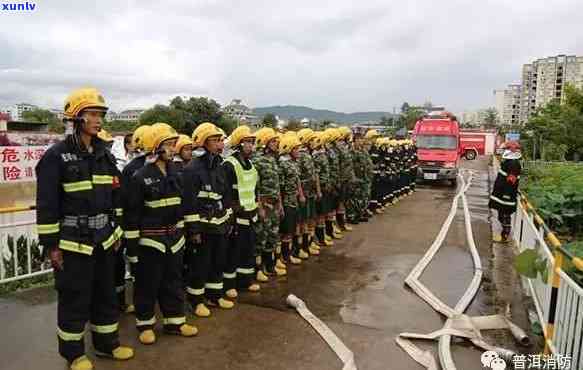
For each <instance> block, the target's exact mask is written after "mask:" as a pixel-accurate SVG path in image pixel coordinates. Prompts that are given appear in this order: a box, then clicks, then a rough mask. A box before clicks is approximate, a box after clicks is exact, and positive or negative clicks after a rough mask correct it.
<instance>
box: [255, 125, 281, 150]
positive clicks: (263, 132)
mask: <svg viewBox="0 0 583 370" xmlns="http://www.w3.org/2000/svg"><path fill="white" fill-rule="evenodd" d="M255 137H256V138H257V142H256V144H257V146H265V145H267V143H269V142H270V141H271V140H272V139H274V138H278V139H279V136H278V135H277V132H275V130H274V129H272V128H270V127H263V128H260V129H259V130H258V131H257V132H256V133H255Z"/></svg>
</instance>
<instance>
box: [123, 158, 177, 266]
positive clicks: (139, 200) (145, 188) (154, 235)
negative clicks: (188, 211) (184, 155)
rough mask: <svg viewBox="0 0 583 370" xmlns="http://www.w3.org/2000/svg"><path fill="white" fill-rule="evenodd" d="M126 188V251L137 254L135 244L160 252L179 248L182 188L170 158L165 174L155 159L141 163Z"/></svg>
mask: <svg viewBox="0 0 583 370" xmlns="http://www.w3.org/2000/svg"><path fill="white" fill-rule="evenodd" d="M130 189H131V191H130V192H129V193H128V194H127V197H128V207H127V210H126V214H125V217H124V218H125V223H126V224H125V227H126V229H125V231H124V236H125V238H126V242H127V244H126V245H127V247H128V255H129V256H137V255H138V254H137V253H135V251H136V250H137V248H154V249H156V250H158V251H160V252H161V253H176V252H178V251H179V250H181V249H182V247H183V246H184V242H185V239H184V233H183V229H184V221H183V213H182V188H181V185H180V180H179V178H178V173H177V171H176V168H175V167H174V166H173V164H172V162H168V166H167V168H166V175H164V174H163V173H162V171H161V170H160V168H159V167H158V166H157V165H156V164H155V163H147V164H145V165H144V166H143V167H142V168H141V169H139V170H138V171H137V172H136V174H135V175H134V176H133V177H132V179H131V181H130ZM132 262H135V261H132Z"/></svg>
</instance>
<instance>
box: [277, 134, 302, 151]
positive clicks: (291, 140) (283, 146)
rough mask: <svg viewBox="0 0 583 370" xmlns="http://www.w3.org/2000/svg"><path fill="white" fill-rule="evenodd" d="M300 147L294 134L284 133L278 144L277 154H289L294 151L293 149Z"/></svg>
mask: <svg viewBox="0 0 583 370" xmlns="http://www.w3.org/2000/svg"><path fill="white" fill-rule="evenodd" d="M300 145H302V143H300V140H299V139H298V138H297V136H296V135H295V134H294V135H289V134H288V133H287V132H286V133H285V134H284V135H283V137H282V138H281V141H280V142H279V153H280V154H289V153H291V151H292V150H294V148H297V147H298V146H300Z"/></svg>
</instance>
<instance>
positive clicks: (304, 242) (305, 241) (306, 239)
mask: <svg viewBox="0 0 583 370" xmlns="http://www.w3.org/2000/svg"><path fill="white" fill-rule="evenodd" d="M309 248H310V235H308V234H304V235H303V236H302V250H303V251H304V252H306V253H310V251H309Z"/></svg>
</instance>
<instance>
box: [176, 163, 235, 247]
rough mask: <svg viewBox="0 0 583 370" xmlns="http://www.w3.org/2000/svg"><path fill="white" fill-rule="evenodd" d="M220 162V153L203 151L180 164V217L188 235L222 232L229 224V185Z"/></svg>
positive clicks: (230, 215) (230, 220)
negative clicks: (182, 203) (181, 187)
mask: <svg viewBox="0 0 583 370" xmlns="http://www.w3.org/2000/svg"><path fill="white" fill-rule="evenodd" d="M222 162H223V159H222V158H221V156H219V155H211V154H210V153H208V152H205V153H204V154H203V155H202V156H200V157H197V158H194V159H193V160H192V161H191V162H190V163H189V164H188V165H187V166H186V167H185V168H184V172H183V174H182V176H183V182H184V199H183V201H184V220H185V223H186V230H185V231H186V233H187V235H189V236H190V235H194V234H199V233H209V234H223V235H224V234H226V233H228V231H229V228H230V226H231V225H232V213H233V211H232V209H231V208H230V205H231V202H232V199H231V189H232V186H231V185H229V184H228V181H227V178H226V175H225V170H224V167H223V166H222ZM230 186H231V189H230V188H229V187H230Z"/></svg>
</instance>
